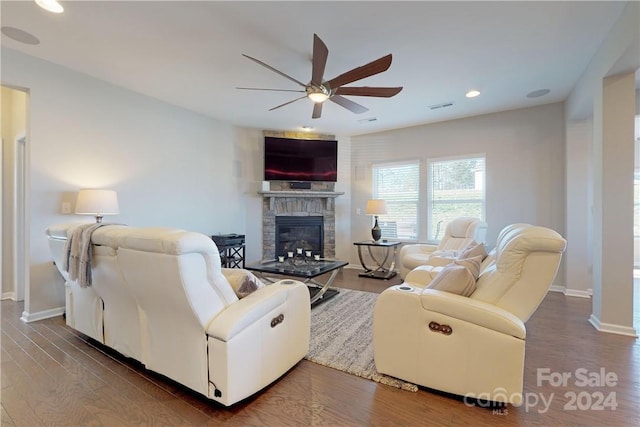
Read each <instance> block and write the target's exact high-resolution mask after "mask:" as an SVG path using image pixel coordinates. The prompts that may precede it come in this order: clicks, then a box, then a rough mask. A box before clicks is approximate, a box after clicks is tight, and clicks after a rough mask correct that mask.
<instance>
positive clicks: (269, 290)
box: [47, 224, 310, 406]
mask: <svg viewBox="0 0 640 427" xmlns="http://www.w3.org/2000/svg"><path fill="white" fill-rule="evenodd" d="M77 226H78V224H60V225H54V226H51V227H49V228H48V229H47V235H48V240H49V246H50V249H51V253H52V255H53V259H54V261H55V264H56V266H58V269H59V271H60V273H61V274H62V275H63V277H64V278H65V281H66V284H65V288H66V322H67V324H68V325H69V326H70V327H72V328H74V329H76V330H78V331H80V332H82V333H83V334H85V335H87V336H89V337H91V338H93V339H94V340H96V341H98V342H100V343H101V344H104V345H106V346H109V347H111V348H113V349H115V350H117V351H118V352H120V353H122V354H123V355H125V356H128V357H131V358H134V359H136V360H138V361H140V362H141V363H142V364H144V365H145V367H146V368H147V369H149V370H152V371H155V372H158V373H160V374H162V375H164V376H166V377H168V378H171V379H172V380H174V381H176V382H178V383H180V384H182V385H184V386H186V387H188V388H190V389H192V390H195V391H196V392H198V393H200V394H202V395H204V396H206V397H208V398H209V399H212V400H214V401H217V402H219V403H221V404H223V405H226V406H229V405H232V404H233V403H236V402H238V401H240V400H242V399H244V398H246V397H248V396H251V395H252V394H254V393H256V392H258V391H259V390H261V389H262V388H264V387H265V386H267V385H269V384H270V383H271V382H273V381H274V380H276V379H277V378H279V377H280V376H282V375H283V374H284V373H286V372H287V371H288V370H289V369H291V368H292V367H293V366H294V365H296V364H297V363H298V362H299V361H300V360H301V359H302V358H303V357H304V356H305V355H306V354H307V352H308V350H309V333H310V304H309V291H308V290H307V287H306V286H305V285H304V284H303V283H301V282H299V281H294V280H281V281H279V282H276V283H274V284H271V285H268V286H264V287H259V288H258V289H257V290H255V291H254V292H252V293H250V294H249V295H247V296H245V297H244V298H241V299H240V298H239V297H238V295H237V294H236V292H237V291H238V289H239V288H240V287H241V286H242V283H244V282H245V281H246V280H257V279H256V278H255V276H253V275H252V274H251V273H250V272H248V271H247V270H239V269H224V268H221V266H220V255H219V252H218V249H217V247H216V245H215V243H214V242H213V241H212V240H211V239H210V238H209V237H207V236H205V235H203V234H200V233H194V232H188V231H184V230H177V229H170V228H133V227H127V226H122V225H108V226H103V227H101V228H98V229H97V230H95V231H94V232H93V235H92V237H91V243H92V262H91V266H92V268H91V273H92V283H91V286H88V287H82V286H80V285H79V284H78V282H77V281H71V280H69V274H68V273H67V271H65V270H64V269H63V268H62V265H63V257H65V256H66V252H65V251H64V248H65V242H66V239H67V236H70V233H71V231H72V230H73V229H74V227H77ZM258 284H261V283H258Z"/></svg>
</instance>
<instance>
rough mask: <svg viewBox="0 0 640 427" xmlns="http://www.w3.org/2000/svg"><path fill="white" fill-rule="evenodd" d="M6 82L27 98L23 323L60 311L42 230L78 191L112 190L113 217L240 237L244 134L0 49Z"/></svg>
mask: <svg viewBox="0 0 640 427" xmlns="http://www.w3.org/2000/svg"><path fill="white" fill-rule="evenodd" d="M2 83H3V84H6V85H11V86H15V87H22V88H26V89H28V90H29V92H30V98H29V110H30V122H29V130H28V137H29V138H28V144H29V147H28V151H29V155H30V170H31V173H30V177H29V178H30V186H31V187H30V188H31V192H30V227H29V231H30V239H29V243H30V247H31V251H30V254H31V259H30V260H29V262H30V274H31V280H30V283H29V286H28V289H27V300H26V301H25V311H26V312H27V313H26V314H27V316H26V317H27V318H28V319H29V318H35V317H37V315H38V313H47V310H56V309H59V308H60V307H63V306H64V292H63V286H62V280H61V278H60V276H59V275H58V273H57V272H56V270H55V267H54V266H53V265H52V264H51V257H50V256H49V252H48V247H47V241H46V238H45V234H44V230H45V229H46V227H47V226H48V225H49V224H52V223H58V222H68V221H77V220H84V221H90V220H91V219H90V218H87V217H78V216H75V215H62V214H61V213H60V204H61V202H62V201H63V200H68V201H71V202H73V201H75V195H76V193H77V191H78V190H79V189H80V188H85V187H89V188H90V187H95V188H110V189H114V190H116V191H117V192H118V197H119V201H120V211H121V214H120V215H119V216H115V217H109V218H107V219H108V220H109V221H115V222H120V223H126V224H129V225H132V226H169V227H180V228H185V229H189V230H193V231H200V232H203V233H206V234H213V233H218V232H220V233H229V232H238V233H243V232H244V231H245V224H246V222H247V216H246V202H245V197H244V193H245V192H246V180H247V179H246V178H245V177H244V176H243V174H244V173H245V172H246V171H248V168H246V167H244V164H245V163H246V162H249V161H250V159H251V156H253V155H254V153H249V155H247V154H246V153H244V151H243V150H244V149H245V148H246V146H245V145H243V144H242V142H243V141H242V139H241V137H242V131H240V130H238V129H237V128H234V127H233V126H231V125H228V124H225V123H221V122H219V121H216V120H213V119H211V118H207V117H204V116H201V115H198V114H195V113H192V112H190V111H187V110H184V109H181V108H177V107H174V106H170V105H168V104H165V103H162V102H159V101H157V100H155V99H152V98H149V97H146V96H143V95H140V94H137V93H134V92H131V91H128V90H125V89H122V88H119V87H116V86H113V85H110V84H108V83H106V82H103V81H100V80H97V79H94V78H91V77H89V76H86V75H83V74H79V73H76V72H73V71H70V70H68V69H66V68H63V67H59V66H57V65H54V64H51V63H49V62H46V61H42V60H38V59H36V58H33V57H30V56H27V55H24V54H21V53H18V52H15V51H11V50H9V49H5V48H3V49H2Z"/></svg>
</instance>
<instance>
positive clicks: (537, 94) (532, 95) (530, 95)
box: [527, 89, 551, 98]
mask: <svg viewBox="0 0 640 427" xmlns="http://www.w3.org/2000/svg"><path fill="white" fill-rule="evenodd" d="M549 92H551V91H550V90H549V89H538V90H534V91H532V92H529V93H528V94H527V98H539V97H541V96H545V95H546V94H548V93H549Z"/></svg>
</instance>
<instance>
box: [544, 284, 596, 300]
mask: <svg viewBox="0 0 640 427" xmlns="http://www.w3.org/2000/svg"><path fill="white" fill-rule="evenodd" d="M549 290H550V291H551V292H562V293H563V294H564V295H565V296H568V297H578V298H591V296H592V292H591V289H587V290H586V291H582V290H578V289H567V288H566V287H565V286H557V285H552V286H551V287H550V288H549Z"/></svg>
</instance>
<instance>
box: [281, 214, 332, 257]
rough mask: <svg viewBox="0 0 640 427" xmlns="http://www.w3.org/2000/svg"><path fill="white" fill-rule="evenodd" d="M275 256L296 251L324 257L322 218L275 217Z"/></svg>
mask: <svg viewBox="0 0 640 427" xmlns="http://www.w3.org/2000/svg"><path fill="white" fill-rule="evenodd" d="M275 243H276V245H275V246H276V248H275V249H276V256H278V255H285V256H286V254H287V252H294V253H295V252H296V250H297V249H302V250H303V251H311V252H312V253H313V254H314V255H320V256H321V257H324V247H323V246H324V219H323V217H322V216H276V242H275Z"/></svg>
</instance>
